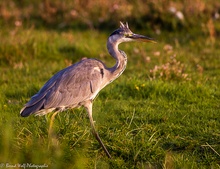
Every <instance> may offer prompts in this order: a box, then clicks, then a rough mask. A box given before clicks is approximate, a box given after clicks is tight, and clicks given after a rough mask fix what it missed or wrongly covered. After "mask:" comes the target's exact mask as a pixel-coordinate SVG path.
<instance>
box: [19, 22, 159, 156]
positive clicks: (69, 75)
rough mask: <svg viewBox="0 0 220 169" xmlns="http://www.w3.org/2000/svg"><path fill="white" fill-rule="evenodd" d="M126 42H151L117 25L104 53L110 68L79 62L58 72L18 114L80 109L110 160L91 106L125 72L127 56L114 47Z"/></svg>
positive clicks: (100, 64)
mask: <svg viewBox="0 0 220 169" xmlns="http://www.w3.org/2000/svg"><path fill="white" fill-rule="evenodd" d="M129 41H143V42H155V41H154V40H153V39H152V38H149V37H147V36H143V35H139V34H135V33H133V32H132V31H131V30H130V29H129V27H128V23H125V24H124V23H122V22H120V27H119V28H118V29H117V30H115V31H114V32H113V33H112V34H111V35H110V36H109V38H108V40H107V49H108V52H109V54H110V55H111V56H112V57H113V58H114V59H115V60H116V63H115V65H114V66H113V67H110V68H108V67H107V66H106V65H105V64H104V63H103V62H102V61H99V60H97V59H82V60H81V61H79V62H77V63H75V64H73V65H71V66H69V67H67V68H65V69H63V70H61V71H59V72H58V73H56V74H55V75H54V76H53V77H51V79H49V80H48V81H47V82H46V83H45V84H44V86H43V87H42V88H41V89H40V90H39V92H38V93H37V94H35V95H34V96H32V97H31V99H30V101H29V102H28V103H26V104H25V106H24V108H22V110H21V112H20V114H21V116H22V117H27V116H29V115H31V114H35V115H45V114H47V113H49V112H52V111H54V112H61V111H64V110H67V109H72V108H75V107H80V106H83V107H84V108H85V109H86V111H87V113H88V116H89V119H90V124H91V127H92V133H93V135H94V136H95V138H96V139H97V140H98V142H99V144H100V145H101V146H102V148H103V150H104V151H105V153H106V154H107V156H108V157H109V158H111V155H110V153H109V152H108V150H107V149H106V147H105V145H104V144H103V142H102V141H101V139H100V137H99V135H98V132H97V131H96V129H95V125H94V121H93V117H92V105H93V100H94V98H95V97H96V95H97V94H98V93H99V91H100V90H101V89H103V88H104V87H105V86H106V85H108V84H109V83H111V82H112V81H113V80H115V79H116V78H118V77H119V76H120V75H121V74H122V73H123V71H124V70H125V68H126V65H127V56H126V54H125V53H124V52H123V51H121V50H119V49H118V45H119V44H120V43H122V42H129Z"/></svg>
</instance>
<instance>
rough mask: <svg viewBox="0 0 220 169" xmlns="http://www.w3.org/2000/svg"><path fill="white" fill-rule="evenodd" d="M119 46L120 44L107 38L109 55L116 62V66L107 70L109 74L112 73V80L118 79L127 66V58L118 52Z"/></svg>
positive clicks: (121, 52)
mask: <svg viewBox="0 0 220 169" xmlns="http://www.w3.org/2000/svg"><path fill="white" fill-rule="evenodd" d="M119 44H120V42H118V41H114V39H111V37H109V39H108V42H107V49H108V52H109V54H110V55H111V56H112V57H113V58H114V59H115V60H116V64H115V65H114V66H113V67H111V68H109V70H110V72H111V73H112V77H113V78H112V80H114V79H116V78H117V77H119V76H120V75H121V74H122V73H123V71H124V70H125V68H126V65H127V56H126V54H125V53H124V52H123V51H120V50H119V49H118V45H119Z"/></svg>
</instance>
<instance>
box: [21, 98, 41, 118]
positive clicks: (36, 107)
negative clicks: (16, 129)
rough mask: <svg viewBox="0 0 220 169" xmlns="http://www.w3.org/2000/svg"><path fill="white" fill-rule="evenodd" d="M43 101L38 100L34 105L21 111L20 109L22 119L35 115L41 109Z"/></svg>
mask: <svg viewBox="0 0 220 169" xmlns="http://www.w3.org/2000/svg"><path fill="white" fill-rule="evenodd" d="M43 104H44V99H43V100H40V101H39V102H37V103H36V104H34V105H31V106H25V107H24V108H23V109H21V111H20V114H21V116H22V117H27V116H29V115H31V114H34V113H37V112H38V111H39V110H41V109H43Z"/></svg>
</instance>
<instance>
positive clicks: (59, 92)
mask: <svg viewBox="0 0 220 169" xmlns="http://www.w3.org/2000/svg"><path fill="white" fill-rule="evenodd" d="M94 63H95V64H96V66H94ZM102 83H103V67H102V64H100V63H99V64H97V61H94V60H89V59H87V60H83V61H81V62H79V63H78V64H75V65H72V66H70V67H68V68H66V69H63V70H62V71H60V72H58V73H57V74H55V75H54V76H53V77H52V78H51V79H50V80H49V81H48V82H47V83H46V84H45V85H44V86H43V87H42V88H41V89H40V91H39V92H38V93H37V94H36V95H34V96H33V97H32V98H31V100H30V101H29V102H28V103H27V104H26V105H25V107H24V108H23V109H22V110H21V115H22V116H24V117H26V116H28V115H30V114H33V113H37V112H39V111H42V110H43V111H44V110H45V111H46V113H47V110H49V111H51V110H54V109H63V108H71V107H76V106H78V105H79V104H80V103H81V102H83V101H86V100H89V99H93V98H94V97H95V96H96V95H97V93H98V91H99V90H100V89H101V86H102ZM44 113H45V112H44Z"/></svg>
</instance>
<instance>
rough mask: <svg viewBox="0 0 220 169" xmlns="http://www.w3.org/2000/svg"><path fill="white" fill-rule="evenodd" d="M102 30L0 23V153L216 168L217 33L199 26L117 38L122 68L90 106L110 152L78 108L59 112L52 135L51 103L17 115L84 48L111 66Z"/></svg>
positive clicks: (37, 160)
mask: <svg viewBox="0 0 220 169" xmlns="http://www.w3.org/2000/svg"><path fill="white" fill-rule="evenodd" d="M131 28H132V25H131ZM135 32H137V33H139V32H138V30H136V31H135ZM110 33H111V32H108V34H110ZM142 33H143V34H149V33H148V32H146V31H145V32H144V31H142ZM108 34H107V33H106V32H100V31H98V30H84V31H77V30H73V31H72V30H65V31H56V30H47V29H34V28H29V29H27V28H22V27H17V28H7V29H6V28H5V29H4V28H3V29H2V30H1V32H0V37H1V41H0V53H1V56H0V65H1V66H0V72H1V78H0V83H1V85H0V95H1V97H0V109H1V111H0V127H1V129H2V130H1V131H0V163H2V164H4V165H6V164H7V163H8V164H38V165H43V164H45V165H46V166H48V167H49V168H79V169H81V168H169V169H170V168H220V155H219V154H220V141H219V140H220V123H219V117H220V116H219V113H220V104H219V103H220V91H219V82H220V69H219V68H220V67H219V65H220V49H219V47H218V46H219V45H220V43H219V41H217V40H216V41H215V42H210V39H209V38H210V37H209V36H207V35H204V34H202V33H201V34H200V35H198V34H195V33H194V32H193V31H192V32H188V36H185V33H184V32H180V33H178V34H176V33H166V32H162V34H161V35H160V36H158V37H157V39H158V44H146V43H126V44H122V45H121V46H120V49H123V50H124V51H125V52H126V53H127V55H128V65H127V69H126V70H125V72H124V73H123V75H122V76H121V77H120V78H119V79H117V80H116V81H115V82H113V83H112V84H110V85H109V86H107V87H106V88H105V89H103V90H102V91H101V92H100V94H99V96H98V97H97V98H96V100H95V102H94V108H93V111H94V115H93V116H94V119H95V121H96V123H95V125H96V128H97V130H98V132H99V134H100V136H101V138H102V140H103V142H104V143H105V145H106V146H107V148H108V150H109V151H110V153H111V155H112V159H108V158H107V157H106V155H105V153H104V152H103V150H102V149H101V148H100V146H99V144H98V142H97V141H96V140H95V138H94V137H93V135H92V134H91V129H90V124H89V119H88V117H87V114H86V112H85V111H84V110H83V109H74V110H69V111H66V112H63V113H59V114H58V115H57V116H56V117H55V120H54V124H53V127H52V133H50V135H49V134H48V130H49V127H50V122H51V118H52V113H50V114H48V115H46V116H43V117H34V116H30V117H28V118H21V117H20V115H19V111H20V109H21V108H22V106H23V105H24V104H25V103H26V102H27V101H28V100H29V98H30V97H31V96H32V95H33V94H35V93H36V92H37V91H38V90H39V89H40V87H41V86H42V85H43V84H44V83H45V82H46V81H47V80H48V79H49V78H50V77H51V76H52V75H53V74H54V73H55V72H57V71H59V70H60V69H62V68H65V67H66V66H68V65H70V64H71V63H74V62H76V61H79V60H80V59H81V58H82V57H88V58H98V59H100V60H102V61H103V62H104V63H106V64H107V65H108V66H112V65H113V64H114V60H113V59H112V58H111V57H109V55H108V54H107V50H106V48H105V43H106V38H107V36H108ZM151 35H152V34H151ZM197 35H198V36H197ZM174 56H175V57H174ZM173 59H175V60H173ZM155 66H157V68H158V69H156V67H155ZM184 74H185V75H184ZM186 76H187V78H185V77H186Z"/></svg>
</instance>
